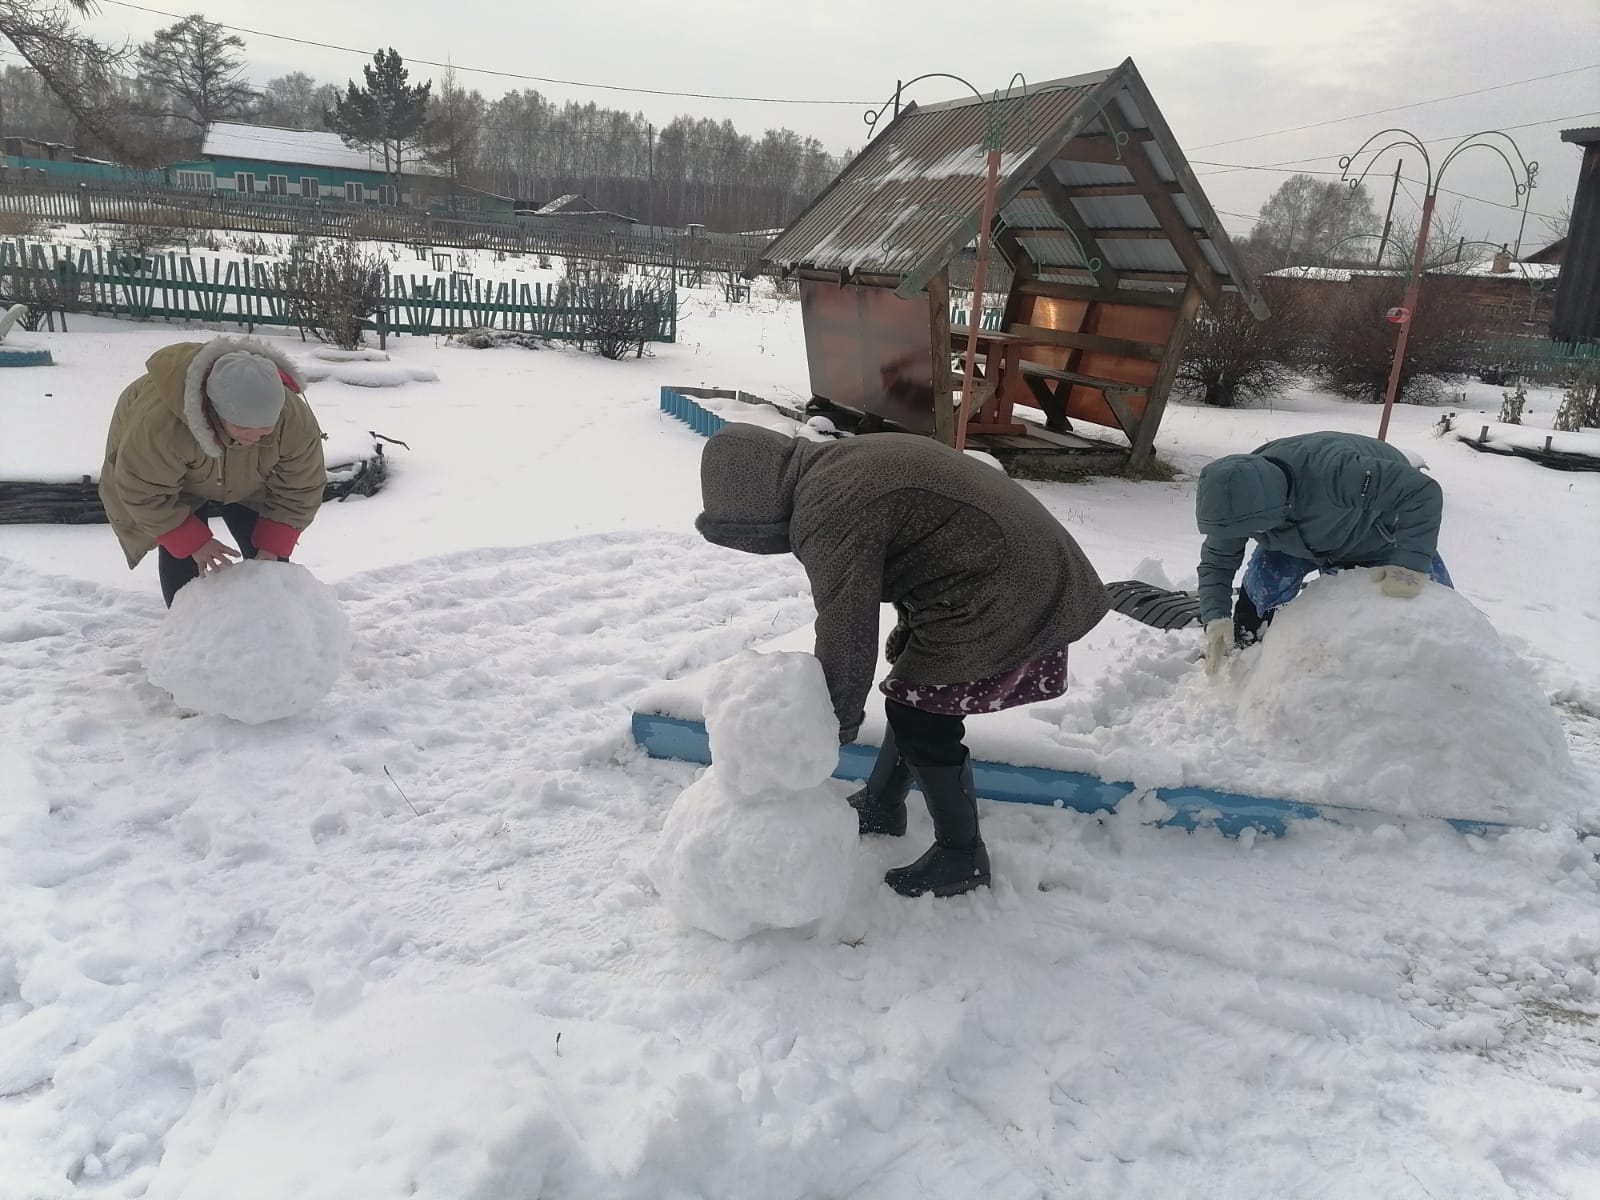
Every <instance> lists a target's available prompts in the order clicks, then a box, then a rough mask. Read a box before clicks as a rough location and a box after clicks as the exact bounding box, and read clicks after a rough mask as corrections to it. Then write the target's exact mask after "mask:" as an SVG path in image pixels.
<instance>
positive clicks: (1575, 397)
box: [1552, 364, 1600, 433]
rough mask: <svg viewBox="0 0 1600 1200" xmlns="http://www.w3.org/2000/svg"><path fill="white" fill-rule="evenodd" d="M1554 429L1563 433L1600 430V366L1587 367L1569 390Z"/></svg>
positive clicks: (1557, 414)
mask: <svg viewBox="0 0 1600 1200" xmlns="http://www.w3.org/2000/svg"><path fill="white" fill-rule="evenodd" d="M1552 424H1553V427H1554V428H1555V429H1557V430H1559V431H1560V432H1562V433H1577V432H1578V431H1579V430H1580V429H1600V364H1596V365H1594V366H1589V367H1585V368H1584V369H1583V370H1582V371H1580V372H1578V377H1577V378H1576V379H1574V380H1573V381H1572V385H1571V386H1570V387H1568V388H1567V392H1566V395H1564V396H1563V397H1562V398H1561V405H1560V407H1559V408H1557V409H1556V416H1555V421H1554V422H1553V423H1552Z"/></svg>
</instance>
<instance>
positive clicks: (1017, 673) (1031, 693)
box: [878, 647, 1067, 717]
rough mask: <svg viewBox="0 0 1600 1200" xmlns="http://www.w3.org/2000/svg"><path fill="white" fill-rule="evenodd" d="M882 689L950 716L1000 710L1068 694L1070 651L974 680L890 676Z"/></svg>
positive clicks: (906, 702)
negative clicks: (912, 680) (914, 680)
mask: <svg viewBox="0 0 1600 1200" xmlns="http://www.w3.org/2000/svg"><path fill="white" fill-rule="evenodd" d="M878 690H879V691H881V692H882V693H883V694H884V695H885V696H887V697H889V699H891V700H893V701H895V702H896V703H899V704H904V705H907V706H908V707H911V708H916V709H921V710H922V711H923V712H931V713H943V714H944V715H946V716H950V717H970V716H976V715H977V714H978V713H986V712H999V711H1000V710H1001V709H1002V708H1015V707H1017V705H1019V704H1033V703H1035V702H1036V701H1039V700H1054V699H1055V698H1056V697H1057V696H1061V695H1064V694H1065V693H1066V690H1067V651H1066V649H1065V647H1063V648H1062V649H1060V650H1052V651H1050V653H1049V654H1043V655H1040V656H1039V657H1038V658H1035V659H1031V660H1029V661H1028V662H1025V663H1023V664H1022V665H1021V666H1020V667H1013V668H1012V669H1011V670H1009V671H1002V672H1001V673H1000V674H999V675H991V676H989V677H988V678H987V679H978V680H974V681H973V682H971V683H910V682H908V681H907V680H904V679H896V678H894V677H893V676H890V677H889V678H888V679H885V680H884V681H883V682H882V683H881V684H879V685H878Z"/></svg>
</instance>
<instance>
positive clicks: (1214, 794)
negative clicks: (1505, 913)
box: [633, 712, 1513, 837]
mask: <svg viewBox="0 0 1600 1200" xmlns="http://www.w3.org/2000/svg"><path fill="white" fill-rule="evenodd" d="M633 740H634V741H635V742H637V743H638V744H639V745H640V746H641V747H642V748H643V749H644V751H645V753H647V754H649V755H650V757H652V758H670V759H676V760H678V761H680V762H692V763H706V764H709V763H710V762H711V742H710V739H709V738H708V737H707V736H706V727H705V725H704V724H703V723H702V722H700V721H691V720H686V719H685V718H683V717H666V716H660V715H658V714H654V713H641V712H636V713H634V714H633ZM877 756H878V748H877V747H876V746H861V745H850V746H845V747H843V748H841V749H840V751H839V766H838V769H837V770H835V771H834V773H833V776H834V778H835V779H850V780H862V779H865V778H866V777H867V775H868V773H869V772H870V771H871V770H872V764H873V761H874V760H875V759H876V758H877ZM972 775H973V781H974V783H975V784H976V786H977V789H978V794H979V795H980V796H983V797H984V798H985V799H989V800H1000V801H1004V802H1007V803H1013V804H1045V805H1049V806H1051V807H1053V808H1070V809H1074V810H1075V811H1077V812H1084V813H1094V812H1111V811H1114V810H1115V809H1116V807H1117V805H1118V804H1120V803H1121V802H1122V800H1123V799H1124V798H1126V797H1127V796H1129V795H1131V794H1133V793H1134V792H1136V791H1137V790H1139V789H1137V788H1135V787H1134V785H1133V784H1131V783H1107V782H1106V781H1105V780H1103V779H1097V778H1096V777H1095V776H1093V775H1085V774H1082V773H1081V772H1078V771H1058V770H1053V769H1051V768H1048V767H1019V766H1016V765H1014V764H1011V763H1000V762H990V761H988V760H985V759H974V760H973V762H972ZM1155 795H1156V797H1157V798H1158V799H1159V800H1161V801H1162V803H1164V804H1166V805H1167V806H1168V807H1169V808H1171V809H1173V810H1174V811H1173V815H1172V816H1170V817H1168V818H1166V819H1165V820H1162V821H1159V822H1157V824H1158V825H1162V826H1173V827H1176V828H1178V829H1191V830H1192V829H1215V830H1217V831H1218V832H1219V833H1221V834H1223V835H1225V836H1227V837H1237V836H1238V835H1239V834H1240V833H1242V832H1244V831H1245V830H1246V829H1255V830H1259V831H1260V832H1262V833H1270V834H1272V835H1274V836H1276V837H1281V836H1283V834H1284V833H1285V832H1286V831H1287V829H1288V825H1289V822H1290V821H1310V820H1331V821H1339V820H1340V819H1341V817H1343V818H1344V819H1345V820H1346V821H1349V820H1363V821H1372V820H1382V819H1384V818H1383V817H1382V816H1381V814H1377V813H1371V812H1365V811H1362V810H1357V809H1346V808H1338V807H1336V806H1333V805H1316V804H1305V803H1301V802H1299V801H1294V800H1271V799H1267V798H1265V797H1261V796H1245V795H1240V794H1239V793H1237V792H1222V791H1217V790H1215V789H1213V788H1202V787H1170V788H1156V789H1155ZM1444 823H1445V824H1447V825H1449V826H1450V827H1451V828H1452V829H1455V830H1457V831H1458V832H1460V833H1470V834H1477V835H1479V836H1489V835H1492V834H1497V833H1503V832H1505V831H1506V830H1508V829H1511V828H1513V827H1512V826H1510V825H1503V824H1499V823H1496V822H1493V821H1465V820H1453V819H1446V820H1445V822H1444Z"/></svg>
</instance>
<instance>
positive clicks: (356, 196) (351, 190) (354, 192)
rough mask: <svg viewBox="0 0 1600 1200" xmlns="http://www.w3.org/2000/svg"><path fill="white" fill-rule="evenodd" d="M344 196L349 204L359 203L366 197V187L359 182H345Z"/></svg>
mask: <svg viewBox="0 0 1600 1200" xmlns="http://www.w3.org/2000/svg"><path fill="white" fill-rule="evenodd" d="M344 198H345V199H346V200H348V201H350V203H351V204H360V203H361V201H362V200H364V199H366V189H365V188H364V187H362V186H361V185H360V184H359V183H347V184H345V185H344Z"/></svg>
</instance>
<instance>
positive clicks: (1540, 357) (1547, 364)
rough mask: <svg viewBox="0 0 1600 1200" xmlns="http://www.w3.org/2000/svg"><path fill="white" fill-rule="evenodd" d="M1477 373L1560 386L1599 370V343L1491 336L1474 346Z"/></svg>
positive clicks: (1497, 377)
mask: <svg viewBox="0 0 1600 1200" xmlns="http://www.w3.org/2000/svg"><path fill="white" fill-rule="evenodd" d="M1478 362H1479V367H1480V370H1488V371H1491V372H1492V373H1493V374H1494V377H1495V378H1496V379H1504V380H1512V379H1524V380H1527V381H1528V382H1530V383H1541V384H1548V385H1555V386H1560V385H1563V384H1567V383H1570V382H1572V380H1573V379H1575V378H1576V377H1577V376H1578V374H1579V373H1580V372H1582V371H1584V370H1594V369H1597V368H1600V344H1596V343H1592V342H1584V343H1574V342H1553V341H1551V340H1550V339H1549V338H1539V337H1495V338H1486V339H1484V340H1483V341H1482V342H1481V343H1480V344H1479V347H1478Z"/></svg>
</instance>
